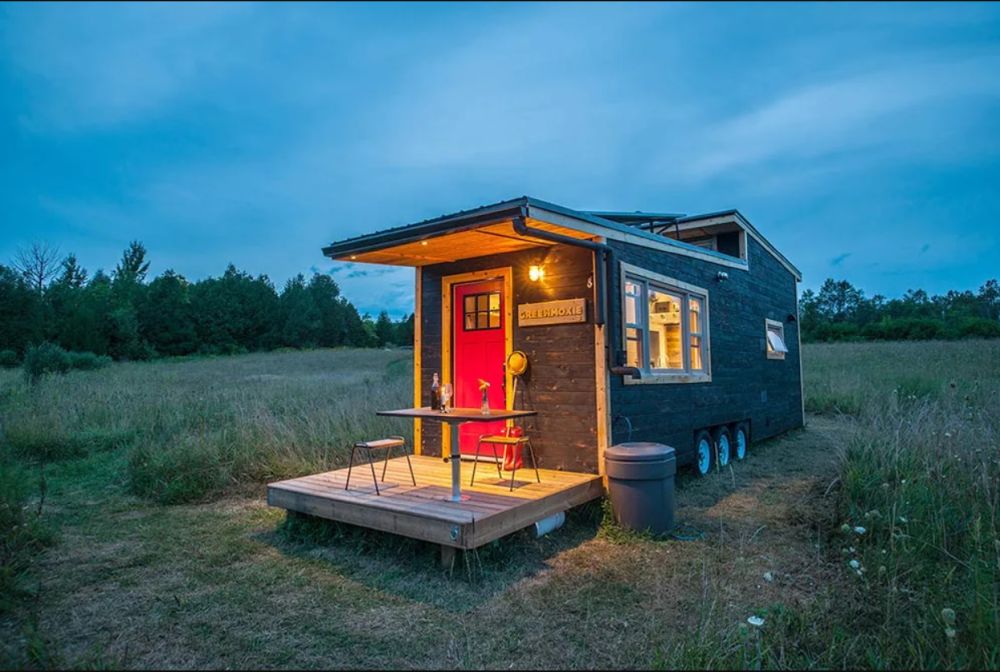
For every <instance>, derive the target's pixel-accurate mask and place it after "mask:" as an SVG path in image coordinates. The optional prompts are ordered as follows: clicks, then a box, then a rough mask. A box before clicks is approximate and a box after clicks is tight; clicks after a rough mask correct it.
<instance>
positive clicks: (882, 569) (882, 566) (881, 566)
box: [878, 565, 886, 574]
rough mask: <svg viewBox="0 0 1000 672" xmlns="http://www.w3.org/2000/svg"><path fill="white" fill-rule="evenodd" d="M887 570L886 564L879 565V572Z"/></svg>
mask: <svg viewBox="0 0 1000 672" xmlns="http://www.w3.org/2000/svg"><path fill="white" fill-rule="evenodd" d="M885 572H886V569H885V565H879V566H878V573H879V574H885Z"/></svg>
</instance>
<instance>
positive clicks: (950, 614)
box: [941, 607, 955, 626]
mask: <svg viewBox="0 0 1000 672" xmlns="http://www.w3.org/2000/svg"><path fill="white" fill-rule="evenodd" d="M941 618H942V620H944V622H945V625H949V626H951V625H955V610H954V609H951V608H949V607H945V608H944V609H942V610H941Z"/></svg>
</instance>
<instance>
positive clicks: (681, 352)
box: [622, 264, 709, 382]
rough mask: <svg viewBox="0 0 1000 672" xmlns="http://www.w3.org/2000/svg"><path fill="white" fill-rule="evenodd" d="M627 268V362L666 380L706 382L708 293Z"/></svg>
mask: <svg viewBox="0 0 1000 672" xmlns="http://www.w3.org/2000/svg"><path fill="white" fill-rule="evenodd" d="M622 266H623V270H624V271H625V275H624V283H623V297H622V298H623V311H622V313H623V315H622V317H623V321H624V324H623V327H624V337H625V360H626V364H627V365H628V366H634V367H636V368H638V369H642V371H643V372H645V373H646V374H648V376H649V377H651V378H652V379H654V380H655V379H657V378H659V379H662V380H663V381H664V382H697V381H702V380H707V379H708V376H709V370H708V361H709V356H708V293H707V292H706V291H705V290H704V289H701V288H699V287H694V286H693V285H689V284H687V283H683V282H680V281H679V280H674V279H671V278H667V277H664V276H660V275H657V274H655V273H650V272H644V271H642V270H641V269H638V268H635V267H632V266H628V265H626V264H623V265H622Z"/></svg>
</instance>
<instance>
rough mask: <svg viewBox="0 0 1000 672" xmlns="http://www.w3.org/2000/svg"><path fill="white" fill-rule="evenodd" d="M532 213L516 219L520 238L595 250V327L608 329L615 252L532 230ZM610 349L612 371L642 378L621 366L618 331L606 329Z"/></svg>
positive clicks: (524, 212) (601, 245)
mask: <svg viewBox="0 0 1000 672" xmlns="http://www.w3.org/2000/svg"><path fill="white" fill-rule="evenodd" d="M527 218H528V209H527V208H526V207H522V208H521V214H520V215H519V216H517V217H514V219H513V226H514V231H516V232H517V234H518V235H520V236H531V237H533V238H541V239H543V240H549V241H552V242H553V243H560V244H562V245H573V246H576V247H583V248H586V249H588V250H591V251H592V252H593V253H594V254H595V255H597V263H596V264H595V266H596V267H597V278H596V282H595V287H594V289H595V292H594V293H595V295H596V297H597V301H596V306H595V310H594V313H595V314H594V323H595V324H596V325H597V326H604V325H606V324H607V316H608V297H609V295H610V292H611V289H610V287H609V286H608V278H609V277H610V276H611V269H613V268H614V254H615V253H614V250H613V249H612V248H611V247H610V246H608V245H605V244H604V243H595V242H594V241H592V240H584V239H581V238H572V237H570V236H564V235H562V234H561V233H555V232H554V231H545V230H544V229H536V228H533V227H530V226H528V224H527ZM606 333H607V337H608V345H609V348H608V350H609V355H608V359H609V360H610V361H609V364H610V366H609V367H608V370H609V371H611V373H614V374H616V375H619V376H632V377H633V378H641V377H642V371H641V370H640V369H638V368H636V367H634V366H622V365H620V364H619V363H618V361H616V360H619V359H624V349H619V347H618V338H619V335H618V331H617V330H616V329H613V328H610V327H609V328H608V329H606Z"/></svg>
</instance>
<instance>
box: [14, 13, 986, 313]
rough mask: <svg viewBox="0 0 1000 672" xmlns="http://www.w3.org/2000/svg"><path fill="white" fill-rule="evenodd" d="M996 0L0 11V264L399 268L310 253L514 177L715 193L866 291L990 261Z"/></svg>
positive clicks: (401, 293)
mask: <svg viewBox="0 0 1000 672" xmlns="http://www.w3.org/2000/svg"><path fill="white" fill-rule="evenodd" d="M997 73H1000V5H997V4H964V5H963V4H948V5H944V4H941V5H935V4H912V5H907V4H885V5H872V4H851V5H846V4H836V5H834V4H823V5H785V4H780V5H779V4H775V5H764V4H753V5H750V4H747V5H743V4H720V5H684V4H660V5H657V4H641V5H625V4H613V5H611V4H609V5H601V4H585V5H573V4H512V5H508V4H503V5H499V4H498V5H484V4H477V5H451V4H448V5H443V4H442V5H434V4H425V5H420V4H405V5H403V4H400V5H393V4H377V5H376V4H373V5H363V4H329V5H319V4H303V5H285V4H283V5H280V6H279V5H261V4H255V5H236V4H224V5H197V4H174V5H153V4H130V3H128V4H121V5H86V4H82V5H78V4H63V5H39V4H0V199H2V203H3V211H2V213H0V217H2V226H0V263H8V262H9V260H10V258H11V257H12V256H13V254H14V252H15V250H16V249H17V248H18V247H19V246H24V245H26V244H29V243H31V242H32V241H49V242H51V243H52V244H55V245H58V246H59V247H60V249H61V250H62V251H63V252H64V253H65V252H75V253H76V254H77V256H78V257H79V259H80V260H81V262H82V263H83V265H84V266H85V267H86V268H87V269H88V270H90V271H91V272H93V271H95V270H96V269H98V268H103V269H105V270H106V271H110V270H111V269H112V268H113V267H114V265H115V263H116V261H117V259H118V257H119V256H120V254H121V251H122V249H123V248H124V247H126V246H127V244H128V242H129V241H130V240H132V239H138V240H141V241H142V242H143V243H144V244H145V245H146V247H147V248H148V249H149V253H150V259H151V262H152V263H151V268H150V270H151V273H152V274H153V275H156V274H159V273H161V272H162V271H164V270H166V269H168V268H171V269H174V270H175V271H177V272H178V273H181V274H183V275H184V276H186V277H187V278H188V279H191V280H197V279H200V278H203V277H205V276H207V275H219V274H221V273H222V271H223V270H224V269H225V267H226V264H227V263H229V262H232V263H234V264H236V265H237V266H238V267H239V268H241V269H243V270H246V271H248V272H250V273H252V274H254V275H256V274H258V273H265V274H267V275H268V276H269V277H270V278H271V279H272V280H273V281H274V282H275V284H276V285H277V286H278V287H279V288H280V287H281V285H282V284H284V282H285V281H286V280H287V279H288V278H289V277H291V276H293V275H295V274H296V273H300V272H301V273H304V274H306V275H307V276H308V275H309V274H310V273H311V272H313V271H320V272H333V274H334V277H335V278H336V279H337V281H338V282H339V283H340V285H341V288H342V289H343V291H344V293H345V294H346V296H347V297H348V298H349V299H351V300H352V301H353V302H354V303H355V304H356V305H357V306H358V307H359V309H361V310H362V311H363V312H364V311H369V312H371V313H372V314H375V313H377V312H378V311H379V310H380V309H382V308H387V309H388V310H390V312H391V313H392V314H394V315H396V316H398V315H401V314H402V313H404V312H409V311H410V310H412V301H413V271H412V269H388V270H387V269H385V268H382V267H375V266H364V267H363V266H360V265H355V266H354V267H351V266H350V265H346V264H335V263H333V262H330V261H329V260H327V259H325V258H324V257H323V256H322V253H321V252H320V247H321V246H322V245H324V244H328V243H330V242H331V241H334V240H339V239H342V238H345V237H350V236H354V235H358V234H361V233H365V232H370V231H374V230H377V229H382V228H387V227H390V226H397V225H400V224H405V223H409V222H414V221H417V220H421V219H425V218H427V217H432V216H436V215H440V214H443V213H446V212H452V211H456V210H461V209H467V208H470V207H474V206H477V205H481V204H484V203H491V202H495V201H500V200H505V199H508V198H513V197H517V196H521V195H524V194H527V195H530V196H534V197H536V198H540V199H543V200H547V201H551V202H554V203H558V204H560V205H565V206H567V207H571V208H579V209H594V210H652V211H659V212H684V213H689V214H692V213H701V212H710V211H716V210H723V209H728V208H738V209H739V210H740V211H741V212H742V213H743V214H744V215H745V216H746V217H747V218H748V219H749V220H750V221H751V222H753V224H754V225H755V226H756V227H757V228H758V229H759V230H760V231H761V232H762V233H763V234H764V235H765V236H767V237H768V238H769V239H770V240H771V241H772V242H773V243H774V244H775V245H776V246H777V247H778V249H780V250H781V251H782V252H783V253H784V254H785V255H786V256H787V257H788V258H789V259H791V260H792V261H793V262H794V263H795V264H796V265H797V266H798V267H799V268H800V269H801V270H802V272H803V274H804V280H803V284H802V287H803V288H809V287H812V288H815V287H817V286H818V285H819V284H820V283H821V282H822V281H823V279H824V278H826V277H828V276H833V277H836V278H846V279H848V280H850V281H852V282H853V283H855V284H856V285H858V286H860V287H862V288H863V289H864V290H865V291H866V293H868V294H869V295H870V294H873V293H882V294H885V295H888V296H897V295H900V294H902V293H903V292H904V291H905V290H906V289H908V288H911V287H912V288H916V287H922V288H924V289H927V290H928V291H930V292H932V293H939V292H944V291H947V290H948V289H953V288H954V289H973V290H975V289H976V288H978V287H979V286H980V285H981V284H982V283H983V282H984V281H985V280H986V279H988V278H990V277H997V276H1000V261H998V260H1000V224H998V223H997V220H996V219H995V218H996V217H997V212H998V211H1000V76H998V74H997Z"/></svg>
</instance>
